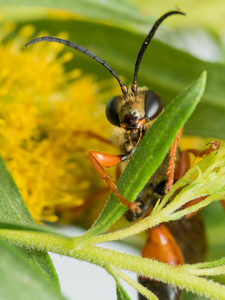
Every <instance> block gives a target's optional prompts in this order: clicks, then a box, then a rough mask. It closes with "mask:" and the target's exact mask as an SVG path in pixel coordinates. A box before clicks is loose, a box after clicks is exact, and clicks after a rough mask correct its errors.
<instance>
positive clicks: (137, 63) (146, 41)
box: [131, 11, 185, 94]
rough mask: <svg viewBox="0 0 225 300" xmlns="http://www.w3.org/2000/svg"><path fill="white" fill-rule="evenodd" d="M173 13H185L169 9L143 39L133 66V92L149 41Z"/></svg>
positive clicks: (135, 91)
mask: <svg viewBox="0 0 225 300" xmlns="http://www.w3.org/2000/svg"><path fill="white" fill-rule="evenodd" d="M175 14H179V15H185V14H184V13H182V12H180V11H169V12H168V13H166V14H164V15H163V16H162V17H161V18H159V19H158V20H157V21H156V22H155V24H154V25H153V26H152V28H151V30H150V32H149V34H148V35H147V37H146V39H145V40H144V43H143V44H142V46H141V49H140V51H139V53H138V56H137V60H136V63H135V68H134V81H133V84H132V86H131V89H132V92H133V93H135V94H136V93H137V74H138V70H139V66H140V63H141V60H142V57H143V55H144V53H145V51H146V49H147V47H148V45H149V43H150V42H151V40H152V38H153V36H154V34H155V32H156V30H157V29H158V27H159V25H160V24H161V23H162V22H163V21H164V20H165V19H166V18H167V17H169V16H171V15H175Z"/></svg>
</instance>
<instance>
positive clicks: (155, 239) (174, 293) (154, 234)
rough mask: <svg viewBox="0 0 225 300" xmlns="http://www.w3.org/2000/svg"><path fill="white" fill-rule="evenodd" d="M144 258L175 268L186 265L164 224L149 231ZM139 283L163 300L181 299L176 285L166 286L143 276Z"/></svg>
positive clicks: (140, 297)
mask: <svg viewBox="0 0 225 300" xmlns="http://www.w3.org/2000/svg"><path fill="white" fill-rule="evenodd" d="M142 257H144V258H151V259H156V260H158V261H161V262H165V263H168V264H171V265H173V266H177V265H181V264H183V263H184V258H183V254H182V252H181V250H180V247H179V246H178V245H177V243H176V241H175V240H174V238H173V236H172V234H171V233H170V231H169V230H168V229H167V228H166V226H165V225H164V224H160V225H159V226H157V227H154V228H151V229H150V230H149V232H148V239H147V243H146V245H145V247H144V249H143V251H142ZM139 282H140V283H141V284H142V285H144V286H145V287H147V288H148V289H149V290H151V291H152V292H153V293H155V295H156V296H157V297H158V298H159V299H161V300H178V299H180V297H181V291H180V290H179V289H178V288H177V287H176V286H174V285H171V284H164V283H161V282H158V281H156V280H151V279H150V278H147V277H143V276H139ZM144 299H145V298H144V297H143V296H142V295H139V300H144Z"/></svg>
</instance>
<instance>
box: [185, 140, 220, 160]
mask: <svg viewBox="0 0 225 300" xmlns="http://www.w3.org/2000/svg"><path fill="white" fill-rule="evenodd" d="M209 144H210V147H209V148H207V149H205V150H204V151H199V150H195V149H187V150H185V151H186V152H189V153H192V154H194V156H196V157H203V156H205V155H207V154H210V153H211V152H212V151H215V150H216V153H217V152H218V151H219V148H220V142H219V141H214V142H210V143H208V144H207V145H209Z"/></svg>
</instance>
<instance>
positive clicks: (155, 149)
mask: <svg viewBox="0 0 225 300" xmlns="http://www.w3.org/2000/svg"><path fill="white" fill-rule="evenodd" d="M205 84H206V73H205V72H204V73H203V74H202V75H201V76H200V77H199V79H198V80H197V81H195V82H194V83H192V84H191V85H190V86H189V87H188V88H187V89H185V90H184V91H183V92H182V93H181V94H180V95H178V97H177V98H175V100H174V101H173V102H172V103H171V104H170V105H169V106H168V108H167V109H166V110H165V111H164V112H163V113H162V114H161V115H160V116H159V118H158V119H157V120H156V121H155V122H154V123H153V125H152V127H151V129H150V130H148V131H147V133H146V134H145V137H144V138H143V140H142V141H141V143H140V145H139V146H138V147H137V150H136V151H135V153H134V155H133V157H132V159H131V160H130V162H129V164H128V165H127V168H126V169H125V171H124V173H123V174H122V176H121V177H120V179H119V181H118V185H117V187H118V190H119V192H120V193H121V194H122V195H123V196H124V197H125V198H127V199H129V200H130V201H132V202H133V201H134V200H135V199H136V197H137V195H138V194H139V192H140V191H141V189H142V188H143V187H144V186H145V184H146V183H147V181H148V179H149V178H150V177H151V176H152V175H153V174H154V172H155V170H156V169H157V168H158V167H159V165H160V164H161V162H162V161H163V159H164V157H165V155H166V153H167V152H168V150H169V147H170V146H171V144H172V142H173V141H174V139H175V137H176V135H177V133H178V131H179V129H180V128H181V127H182V126H183V125H184V123H185V122H186V121H187V119H188V118H189V117H190V115H191V113H192V112H193V111H194V109H195V107H196V105H197V104H198V102H199V100H200V98H201V96H202V94H203V92H204V88H205ZM153 141H154V142H153ZM125 210H126V207H124V206H122V204H121V203H119V201H118V200H117V199H116V197H115V196H114V195H111V196H110V198H109V201H108V202H107V204H106V206H105V209H104V210H103V212H102V214H101V215H100V217H99V219H98V220H97V221H96V223H95V224H94V225H93V227H92V228H91V229H90V230H89V231H88V232H87V233H86V234H84V236H83V237H82V238H83V239H86V238H87V239H88V238H89V237H91V236H94V235H98V234H100V233H102V232H104V231H105V230H107V229H108V228H109V227H110V226H111V225H112V224H113V223H114V222H115V221H116V220H117V219H118V218H119V217H120V216H121V215H122V213H123V212H124V211H125Z"/></svg>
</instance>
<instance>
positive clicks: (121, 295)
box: [116, 281, 131, 300]
mask: <svg viewBox="0 0 225 300" xmlns="http://www.w3.org/2000/svg"><path fill="white" fill-rule="evenodd" d="M116 294H117V300H131V299H130V297H129V296H128V294H127V292H126V291H125V290H124V288H123V286H122V285H121V284H120V282H119V281H118V282H117V284H116Z"/></svg>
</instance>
